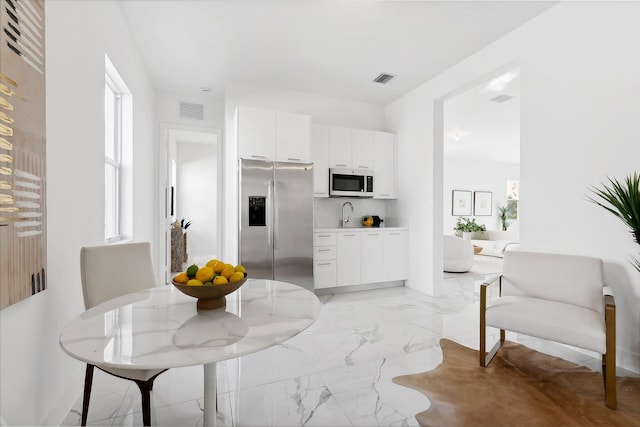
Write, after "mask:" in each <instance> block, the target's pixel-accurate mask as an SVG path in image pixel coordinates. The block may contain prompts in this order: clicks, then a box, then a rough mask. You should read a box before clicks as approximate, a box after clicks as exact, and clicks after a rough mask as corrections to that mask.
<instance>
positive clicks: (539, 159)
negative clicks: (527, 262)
mask: <svg viewBox="0 0 640 427" xmlns="http://www.w3.org/2000/svg"><path fill="white" fill-rule="evenodd" d="M638 16H640V3H638V2H615V3H606V2H564V3H561V4H559V5H557V6H555V7H554V8H552V9H550V10H549V11H547V12H545V13H543V14H541V15H540V16H538V17H536V18H535V19H533V20H531V21H529V22H528V23H526V24H525V25H523V26H522V27H520V28H518V29H516V30H515V31H513V32H512V33H510V34H508V35H507V36H505V37H503V38H502V39H500V40H498V41H496V42H495V43H493V44H491V45H490V46H488V47H487V48H485V49H483V50H481V51H480V52H478V53H476V54H474V55H472V56H471V57H469V58H467V59H465V60H464V61H462V62H460V63H459V64H457V65H456V66H454V67H452V68H451V69H449V70H448V71H447V72H445V73H443V74H441V75H440V76H438V77H436V78H434V79H432V80H430V81H429V82H427V83H425V84H424V85H422V86H421V87H419V88H418V89H416V90H414V91H412V92H411V93H409V94H408V95H406V96H404V97H403V98H401V99H399V100H397V101H396V102H394V103H392V104H390V105H389V106H388V107H387V119H388V122H387V124H388V125H389V127H390V128H391V129H392V130H394V131H396V132H398V140H399V143H398V147H399V150H398V155H399V159H400V167H399V174H400V175H399V191H400V197H401V199H400V200H401V201H400V202H399V203H398V209H399V210H400V211H401V216H403V217H404V218H406V224H407V225H408V226H409V227H410V228H411V233H412V237H413V238H412V239H410V246H411V249H410V254H411V259H410V264H411V265H421V266H423V267H422V268H420V269H415V268H412V269H411V271H410V279H409V281H408V282H407V284H408V286H410V287H413V288H416V289H419V290H422V291H425V292H427V293H434V292H437V289H436V288H435V286H434V284H435V283H437V282H436V278H437V277H438V276H439V274H441V273H440V271H441V270H442V268H441V267H442V241H441V237H440V236H439V235H440V233H439V231H440V230H441V229H442V214H441V210H440V207H439V201H440V200H441V198H442V195H441V193H440V194H439V192H441V191H442V190H441V189H442V146H441V140H440V138H441V136H439V137H438V138H436V135H439V134H440V133H441V125H439V123H440V121H439V120H441V119H442V109H441V107H442V106H441V103H442V100H443V99H445V98H447V97H449V96H451V94H453V93H454V92H456V91H459V90H460V89H461V88H463V87H465V86H467V85H469V84H471V83H474V82H478V81H480V80H483V79H485V78H486V76H487V75H489V74H493V73H496V72H497V71H499V70H501V69H505V68H506V67H511V68H512V67H513V66H514V65H516V66H520V70H521V164H520V167H521V170H520V175H521V186H520V194H521V199H522V204H521V215H522V217H523V218H526V220H523V221H522V224H521V230H520V236H521V242H522V248H523V249H529V250H539V251H553V252H562V253H576V254H584V255H592V256H597V257H601V258H602V259H604V261H605V270H606V271H605V280H606V281H607V283H608V284H610V285H611V286H612V288H613V290H614V292H615V294H616V302H617V310H618V311H617V319H618V320H617V325H618V333H617V337H618V342H617V344H618V364H619V365H621V366H624V367H626V368H628V369H633V370H635V371H640V336H639V334H638V324H640V297H639V295H640V275H639V274H638V272H637V271H635V270H634V269H633V268H632V267H631V265H630V264H629V262H628V261H627V259H628V257H629V256H630V255H632V254H634V253H636V254H637V252H638V246H637V245H636V244H635V243H633V241H632V240H631V237H630V234H629V233H628V230H627V229H626V228H625V226H624V225H623V224H622V222H620V221H619V220H617V219H616V218H615V217H613V215H611V214H609V213H607V212H606V211H605V210H603V209H601V208H599V207H597V206H595V205H592V204H590V203H588V202H586V201H585V195H586V194H587V193H588V188H589V187H590V186H591V185H597V184H598V183H600V182H602V181H603V180H604V179H605V177H606V176H615V177H619V178H621V177H624V176H625V175H627V174H629V173H631V172H633V171H634V170H638V159H639V158H640V144H638V141H639V140H640V125H638V124H637V123H638V121H637V117H638V115H639V114H640V107H639V105H640V104H638V102H637V97H638V94H639V93H640V79H638V75H639V72H640V56H638V55H630V54H629V52H637V51H639V50H640V27H638V25H637V17H638ZM434 118H435V119H436V120H435V121H434ZM416 183H418V184H416ZM417 194H419V195H420V197H416V195H417ZM412 196H413V197H412ZM432 205H437V206H438V211H440V212H435V211H434V210H433V209H431V206H432ZM425 218H427V220H426V221H425V220H424V219H425ZM434 230H437V231H438V232H437V233H434Z"/></svg>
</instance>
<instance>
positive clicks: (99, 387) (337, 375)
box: [63, 257, 600, 427]
mask: <svg viewBox="0 0 640 427" xmlns="http://www.w3.org/2000/svg"><path fill="white" fill-rule="evenodd" d="M485 258H486V257H485ZM485 264H486V263H485ZM495 268H496V269H497V270H498V271H499V269H500V268H501V267H500V265H499V264H496V267H495ZM491 269H492V267H487V266H486V265H484V266H483V268H482V270H483V271H482V272H481V273H480V272H477V273H475V274H474V273H465V274H458V275H452V274H448V275H446V277H447V278H446V279H443V280H442V282H441V283H439V284H438V289H439V296H437V297H432V296H428V295H424V294H422V293H419V292H416V291H414V290H411V289H408V288H404V287H401V288H389V289H382V290H371V291H363V292H351V293H340V294H335V295H329V296H323V297H321V300H322V301H323V303H324V305H323V309H322V312H321V314H320V317H319V319H318V320H317V321H316V323H315V324H314V325H312V326H311V328H309V329H308V330H307V331H305V332H304V333H302V334H300V335H298V336H296V337H294V338H292V339H291V340H289V341H287V342H285V343H283V344H281V345H278V346H275V347H273V348H271V349H267V350H264V351H261V352H259V353H255V354H252V355H249V356H245V357H242V358H239V359H234V360H228V361H225V362H220V363H218V406H219V411H218V424H219V425H222V426H335V427H338V426H416V425H418V424H417V422H416V420H415V418H414V416H415V415H416V414H417V413H418V412H421V411H423V410H425V409H427V408H428V407H429V401H428V399H427V398H426V397H424V396H423V395H421V394H420V393H418V392H416V391H413V390H411V389H408V388H405V387H401V386H398V385H396V384H394V383H393V382H392V381H391V379H392V378H393V377H395V376H398V375H403V374H410V373H417V372H422V371H426V370H430V369H433V368H434V367H436V366H437V365H438V364H439V363H440V362H441V360H442V353H441V351H440V347H439V345H438V341H439V339H440V338H443V337H446V338H449V339H452V340H455V341H457V342H459V343H461V344H464V345H466V346H468V347H473V348H476V349H477V348H478V310H479V302H478V300H479V293H478V292H479V291H478V289H479V286H480V283H481V282H482V279H483V278H484V277H485V273H487V272H488V271H487V270H491ZM491 339H492V340H494V339H497V338H496V334H495V332H494V333H493V334H492V338H491ZM507 339H510V340H513V341H518V342H521V343H523V344H525V345H527V346H529V347H531V348H535V349H538V350H540V351H544V352H546V353H549V354H553V355H556V356H560V357H563V358H565V359H567V360H571V361H573V362H576V363H580V364H583V365H586V366H588V367H590V368H592V369H594V370H599V369H600V361H599V359H596V358H593V357H591V356H590V355H587V354H584V353H581V352H578V351H575V350H573V349H570V348H568V347H565V346H561V345H558V344H554V343H549V342H545V341H541V340H537V339H534V338H529V337H524V336H517V335H515V334H513V335H510V334H507ZM491 342H493V341H491ZM202 371H203V368H202V366H194V367H189V368H177V369H171V370H169V371H167V372H165V373H164V374H162V375H160V377H158V379H157V380H156V382H155V385H154V390H153V392H152V398H151V399H152V403H151V404H152V414H151V418H152V424H153V425H166V426H201V425H202V420H203V418H202V397H203V379H202ZM140 405H141V403H140V392H139V390H138V388H137V386H136V385H135V384H134V383H133V382H130V381H126V380H121V379H118V378H115V377H112V376H110V375H108V374H104V373H103V372H101V371H99V370H96V373H95V375H94V380H93V393H92V396H91V405H90V408H89V416H88V424H89V425H113V426H130V425H142V414H141V412H140V410H141V407H140ZM81 407H82V398H81V396H80V397H79V398H78V400H77V402H76V404H75V405H74V407H73V409H72V410H71V411H70V412H69V414H68V416H67V417H66V419H65V420H64V423H63V425H79V423H80V409H81Z"/></svg>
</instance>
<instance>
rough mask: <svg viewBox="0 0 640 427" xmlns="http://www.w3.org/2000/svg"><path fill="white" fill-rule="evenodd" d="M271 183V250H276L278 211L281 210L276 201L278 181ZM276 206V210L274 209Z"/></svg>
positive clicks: (278, 202)
mask: <svg viewBox="0 0 640 427" xmlns="http://www.w3.org/2000/svg"><path fill="white" fill-rule="evenodd" d="M272 183H273V206H274V210H273V228H272V229H271V234H272V235H273V236H272V241H273V249H275V248H276V236H277V235H278V211H279V210H280V209H282V208H281V207H280V201H279V200H278V181H275V180H274V181H272ZM276 206H277V208H276Z"/></svg>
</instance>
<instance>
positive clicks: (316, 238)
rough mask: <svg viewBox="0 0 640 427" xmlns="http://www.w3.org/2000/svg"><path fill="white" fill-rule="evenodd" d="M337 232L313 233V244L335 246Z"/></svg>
mask: <svg viewBox="0 0 640 427" xmlns="http://www.w3.org/2000/svg"><path fill="white" fill-rule="evenodd" d="M335 245H336V233H313V246H335Z"/></svg>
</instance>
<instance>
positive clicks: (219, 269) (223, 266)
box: [213, 261, 226, 274]
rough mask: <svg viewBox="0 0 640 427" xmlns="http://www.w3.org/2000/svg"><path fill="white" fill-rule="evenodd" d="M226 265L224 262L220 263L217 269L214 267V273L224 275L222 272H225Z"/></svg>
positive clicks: (216, 266)
mask: <svg viewBox="0 0 640 427" xmlns="http://www.w3.org/2000/svg"><path fill="white" fill-rule="evenodd" d="M225 265H226V264H225V263H224V262H222V261H220V262H218V263H217V264H216V265H215V267H213V271H214V272H216V273H218V274H220V273H222V270H224V268H225Z"/></svg>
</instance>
